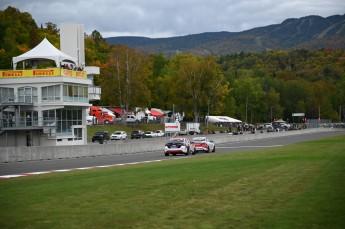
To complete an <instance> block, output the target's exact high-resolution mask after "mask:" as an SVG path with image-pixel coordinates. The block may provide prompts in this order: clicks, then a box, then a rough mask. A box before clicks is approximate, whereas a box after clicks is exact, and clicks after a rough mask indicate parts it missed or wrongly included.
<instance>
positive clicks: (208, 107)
mask: <svg viewBox="0 0 345 229" xmlns="http://www.w3.org/2000/svg"><path fill="white" fill-rule="evenodd" d="M209 117H210V100H208V103H207V120H206V130H207V133H208V119H209Z"/></svg>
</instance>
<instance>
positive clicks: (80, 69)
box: [61, 64, 84, 71]
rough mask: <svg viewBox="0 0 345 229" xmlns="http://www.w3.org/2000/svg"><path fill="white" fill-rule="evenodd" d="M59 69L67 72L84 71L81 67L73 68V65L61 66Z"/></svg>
mask: <svg viewBox="0 0 345 229" xmlns="http://www.w3.org/2000/svg"><path fill="white" fill-rule="evenodd" d="M61 68H63V69H69V70H74V71H83V70H84V68H83V67H81V66H79V67H77V66H73V64H70V65H68V64H61Z"/></svg>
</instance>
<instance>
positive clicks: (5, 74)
mask: <svg viewBox="0 0 345 229" xmlns="http://www.w3.org/2000/svg"><path fill="white" fill-rule="evenodd" d="M50 76H69V77H76V78H84V79H85V78H86V72H84V71H74V70H69V69H63V68H47V69H30V70H7V71H0V78H26V77H50Z"/></svg>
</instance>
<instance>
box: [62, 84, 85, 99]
mask: <svg viewBox="0 0 345 229" xmlns="http://www.w3.org/2000/svg"><path fill="white" fill-rule="evenodd" d="M88 96H89V95H88V86H84V85H77V84H73V85H71V84H65V85H63V101H64V102H79V103H88V102H89V100H88Z"/></svg>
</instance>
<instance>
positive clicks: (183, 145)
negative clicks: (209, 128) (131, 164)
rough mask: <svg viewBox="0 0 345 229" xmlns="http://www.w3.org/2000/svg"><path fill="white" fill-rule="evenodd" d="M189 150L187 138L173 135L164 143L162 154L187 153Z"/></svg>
mask: <svg viewBox="0 0 345 229" xmlns="http://www.w3.org/2000/svg"><path fill="white" fill-rule="evenodd" d="M190 150H191V145H190V141H189V139H188V138H183V137H175V138H171V139H170V140H169V142H167V143H166V144H165V148H164V154H165V156H169V155H170V154H173V155H176V154H184V155H188V154H189V153H190Z"/></svg>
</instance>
